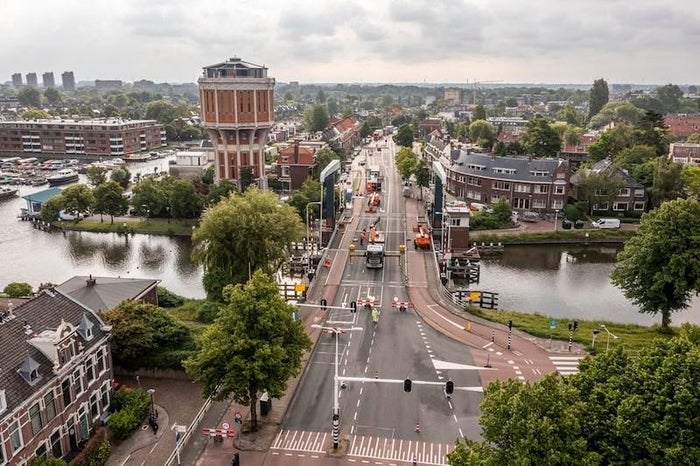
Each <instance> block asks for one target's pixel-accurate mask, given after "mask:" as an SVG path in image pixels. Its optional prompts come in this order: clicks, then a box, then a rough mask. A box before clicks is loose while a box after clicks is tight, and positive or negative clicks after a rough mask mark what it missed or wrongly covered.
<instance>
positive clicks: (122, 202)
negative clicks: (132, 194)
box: [92, 181, 129, 223]
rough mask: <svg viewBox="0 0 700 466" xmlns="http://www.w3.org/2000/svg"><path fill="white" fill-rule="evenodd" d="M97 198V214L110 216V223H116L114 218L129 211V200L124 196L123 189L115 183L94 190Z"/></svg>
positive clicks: (109, 182) (105, 184) (104, 184)
mask: <svg viewBox="0 0 700 466" xmlns="http://www.w3.org/2000/svg"><path fill="white" fill-rule="evenodd" d="M92 194H93V195H94V196H95V207H94V210H95V213H97V214H100V221H102V215H109V217H110V223H114V217H115V216H120V215H124V214H126V213H127V212H128V211H129V200H128V199H127V198H126V197H125V196H124V195H123V194H122V188H121V186H119V184H117V182H115V181H108V182H105V183H102V184H100V185H98V186H96V187H95V189H93V190H92Z"/></svg>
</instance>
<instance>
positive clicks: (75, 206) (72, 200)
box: [61, 184, 95, 223]
mask: <svg viewBox="0 0 700 466" xmlns="http://www.w3.org/2000/svg"><path fill="white" fill-rule="evenodd" d="M61 197H62V198H63V210H65V211H66V212H67V213H69V214H70V215H72V216H73V217H75V222H76V223H77V222H78V220H79V218H80V217H81V216H82V215H85V214H87V213H88V212H90V211H91V210H92V208H93V206H94V205H95V196H94V195H93V194H92V190H91V189H90V188H89V187H88V186H87V185H84V184H74V185H72V186H68V187H67V188H66V189H64V190H63V192H62V193H61Z"/></svg>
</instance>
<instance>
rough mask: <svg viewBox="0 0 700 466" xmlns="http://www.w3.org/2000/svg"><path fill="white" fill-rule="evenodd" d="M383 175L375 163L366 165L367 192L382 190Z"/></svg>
mask: <svg viewBox="0 0 700 466" xmlns="http://www.w3.org/2000/svg"><path fill="white" fill-rule="evenodd" d="M383 181H384V177H383V176H382V172H381V170H380V169H379V167H378V166H377V165H369V166H368V167H367V189H366V191H367V192H368V193H373V192H375V191H381V190H382V182H383Z"/></svg>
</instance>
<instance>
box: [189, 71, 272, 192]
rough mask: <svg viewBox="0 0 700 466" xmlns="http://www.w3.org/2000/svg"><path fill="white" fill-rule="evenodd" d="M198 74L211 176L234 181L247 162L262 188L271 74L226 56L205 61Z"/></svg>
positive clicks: (263, 184)
mask: <svg viewBox="0 0 700 466" xmlns="http://www.w3.org/2000/svg"><path fill="white" fill-rule="evenodd" d="M203 70H204V72H203V75H202V77H200V78H199V80H198V83H199V99H200V105H201V112H202V115H201V118H202V127H203V128H204V130H205V131H206V132H207V134H208V136H209V138H210V139H211V142H212V144H213V145H214V148H215V152H216V155H215V161H214V167H215V170H214V171H215V178H216V179H217V180H221V179H228V180H232V181H234V182H236V183H240V177H241V170H242V169H243V168H244V167H249V168H250V169H251V170H252V173H253V177H255V178H256V179H257V180H258V184H259V186H260V188H262V189H266V188H267V181H266V178H265V144H266V143H267V136H268V133H269V132H270V129H271V128H272V127H273V126H274V124H275V111H274V88H275V80H274V78H269V77H268V76H267V68H266V67H264V66H260V65H254V64H252V63H248V62H245V61H243V60H241V59H240V58H231V59H229V60H228V61H226V62H223V63H218V64H215V65H211V66H207V67H205V68H204V69H203Z"/></svg>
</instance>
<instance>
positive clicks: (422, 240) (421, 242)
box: [413, 224, 430, 249]
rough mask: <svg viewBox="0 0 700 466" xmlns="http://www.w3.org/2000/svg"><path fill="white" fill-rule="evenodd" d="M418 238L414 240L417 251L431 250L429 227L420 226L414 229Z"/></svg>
mask: <svg viewBox="0 0 700 466" xmlns="http://www.w3.org/2000/svg"><path fill="white" fill-rule="evenodd" d="M413 231H414V232H415V234H416V236H415V238H414V239H413V247H414V248H415V249H430V230H429V229H428V226H427V225H422V224H419V225H417V226H415V227H413Z"/></svg>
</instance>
